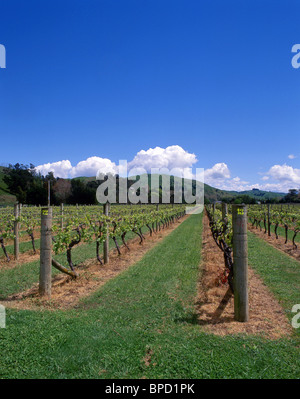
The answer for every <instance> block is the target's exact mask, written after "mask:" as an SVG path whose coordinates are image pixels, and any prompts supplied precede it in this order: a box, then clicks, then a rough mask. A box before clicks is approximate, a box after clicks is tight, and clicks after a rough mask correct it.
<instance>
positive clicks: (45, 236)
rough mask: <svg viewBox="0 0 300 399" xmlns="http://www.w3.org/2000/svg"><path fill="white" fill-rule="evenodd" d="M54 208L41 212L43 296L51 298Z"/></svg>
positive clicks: (41, 285)
mask: <svg viewBox="0 0 300 399" xmlns="http://www.w3.org/2000/svg"><path fill="white" fill-rule="evenodd" d="M51 229H52V208H51V207H48V208H42V212H41V246H40V283H39V293H40V295H41V296H47V297H48V298H49V299H50V297H51V264H52V232H51Z"/></svg>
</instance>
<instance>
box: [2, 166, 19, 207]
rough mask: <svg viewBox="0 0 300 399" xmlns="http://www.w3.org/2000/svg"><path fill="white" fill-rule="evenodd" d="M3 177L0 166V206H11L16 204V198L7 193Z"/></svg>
mask: <svg viewBox="0 0 300 399" xmlns="http://www.w3.org/2000/svg"><path fill="white" fill-rule="evenodd" d="M3 177H4V173H3V166H0V206H1V205H11V204H13V203H14V202H16V197H15V196H14V195H12V194H11V193H10V192H9V191H8V189H7V185H6V184H5V183H4V181H3Z"/></svg>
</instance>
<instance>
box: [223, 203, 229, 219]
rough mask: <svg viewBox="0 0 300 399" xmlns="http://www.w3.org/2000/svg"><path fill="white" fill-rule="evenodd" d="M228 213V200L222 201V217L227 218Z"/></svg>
mask: <svg viewBox="0 0 300 399" xmlns="http://www.w3.org/2000/svg"><path fill="white" fill-rule="evenodd" d="M227 215H228V206H227V204H226V202H222V219H223V220H225V219H226V218H227Z"/></svg>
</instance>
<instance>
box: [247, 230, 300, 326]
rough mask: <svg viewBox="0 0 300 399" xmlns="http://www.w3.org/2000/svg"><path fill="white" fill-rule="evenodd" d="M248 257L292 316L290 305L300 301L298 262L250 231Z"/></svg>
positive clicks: (299, 267)
mask: <svg viewBox="0 0 300 399" xmlns="http://www.w3.org/2000/svg"><path fill="white" fill-rule="evenodd" d="M248 257H249V264H250V265H251V266H252V267H253V269H254V270H255V271H257V272H258V274H259V275H260V276H261V277H262V279H263V281H264V283H265V284H266V285H267V286H268V287H269V288H270V289H271V290H272V292H273V293H274V294H275V295H276V297H277V299H278V300H279V301H280V302H281V304H282V305H283V307H284V309H285V310H286V313H287V315H288V316H289V317H290V318H292V317H293V316H294V314H292V313H291V309H292V306H293V305H294V304H297V303H300V263H299V262H298V261H297V260H295V259H292V258H291V257H290V256H288V255H286V254H285V253H283V252H281V251H279V250H277V249H276V248H274V247H273V246H271V245H270V244H269V243H267V242H265V241H264V240H263V239H261V238H259V237H257V236H256V235H255V234H254V233H251V232H249V233H248ZM297 331H298V333H300V331H299V330H297Z"/></svg>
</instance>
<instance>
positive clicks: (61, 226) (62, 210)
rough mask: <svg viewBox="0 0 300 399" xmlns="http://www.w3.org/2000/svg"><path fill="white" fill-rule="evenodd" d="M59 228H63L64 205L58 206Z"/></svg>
mask: <svg viewBox="0 0 300 399" xmlns="http://www.w3.org/2000/svg"><path fill="white" fill-rule="evenodd" d="M60 228H61V229H63V228H64V204H63V203H61V204H60Z"/></svg>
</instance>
